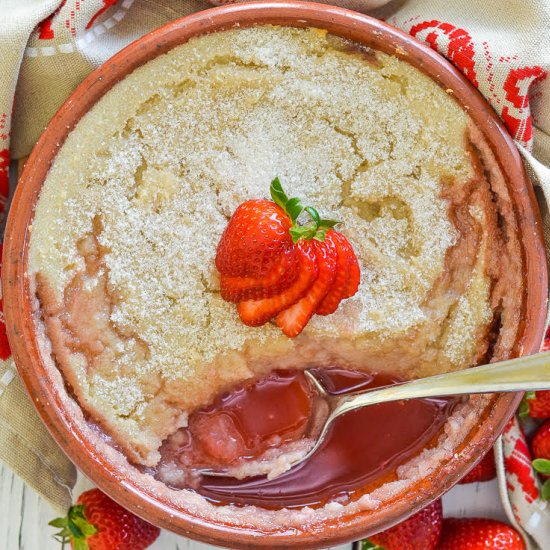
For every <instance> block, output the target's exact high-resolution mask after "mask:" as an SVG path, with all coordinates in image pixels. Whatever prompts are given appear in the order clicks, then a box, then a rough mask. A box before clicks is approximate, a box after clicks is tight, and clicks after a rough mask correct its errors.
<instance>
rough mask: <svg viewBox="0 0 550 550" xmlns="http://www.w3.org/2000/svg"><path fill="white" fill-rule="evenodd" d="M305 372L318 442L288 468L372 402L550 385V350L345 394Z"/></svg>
mask: <svg viewBox="0 0 550 550" xmlns="http://www.w3.org/2000/svg"><path fill="white" fill-rule="evenodd" d="M305 374H306V376H307V377H308V379H309V381H310V383H311V386H312V388H313V389H314V391H315V392H316V396H315V397H314V399H313V407H312V414H311V418H310V421H309V423H308V427H307V429H306V434H305V435H304V437H307V438H311V439H312V440H314V441H315V444H314V445H313V447H312V448H311V449H309V451H308V452H307V453H306V454H304V455H303V456H301V457H299V458H298V459H296V460H295V461H294V462H292V463H291V464H290V466H289V468H288V469H290V468H294V467H295V466H297V465H298V464H301V463H302V462H304V461H305V460H307V459H308V458H309V457H310V456H311V455H313V454H314V453H315V452H317V450H318V449H319V447H321V445H322V444H323V442H324V441H325V438H326V435H327V433H328V432H329V429H330V427H331V425H332V423H333V422H334V421H335V420H336V419H337V418H338V417H339V416H342V415H343V414H346V413H348V412H351V411H355V410H357V409H361V408H363V407H368V406H369V405H376V404H378V403H388V402H390V401H399V400H402V399H419V398H427V397H445V396H451V395H464V394H472V393H500V392H519V391H533V390H545V389H550V352H543V353H538V354H535V355H530V356H527V357H519V358H517V359H511V360H509V361H501V362H499V363H491V364H489V365H484V366H481V367H473V368H470V369H465V370H460V371H456V372H450V373H447V374H439V375H437V376H430V377H428V378H420V379H418V380H413V381H411V382H404V383H403V384H395V385H393V386H387V387H384V388H380V389H374V390H372V389H370V390H366V391H363V392H356V393H348V394H343V395H342V394H340V395H330V394H329V393H327V391H326V390H325V388H324V387H323V385H322V384H321V382H320V381H319V380H318V379H317V378H316V377H315V375H314V374H313V372H311V371H308V370H306V371H305ZM288 469H287V470H285V471H288ZM199 473H201V474H203V475H207V476H224V477H225V476H230V475H231V471H230V470H215V469H208V468H205V469H201V470H199ZM281 473H282V472H281Z"/></svg>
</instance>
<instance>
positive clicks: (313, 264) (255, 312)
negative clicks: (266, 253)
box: [238, 241, 318, 327]
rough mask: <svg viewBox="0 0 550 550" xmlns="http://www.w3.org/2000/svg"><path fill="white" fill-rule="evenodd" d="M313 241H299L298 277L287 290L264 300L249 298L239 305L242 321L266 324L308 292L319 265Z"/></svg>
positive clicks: (252, 324) (255, 324)
mask: <svg viewBox="0 0 550 550" xmlns="http://www.w3.org/2000/svg"><path fill="white" fill-rule="evenodd" d="M312 242H313V241H298V243H297V250H298V254H299V267H298V278H297V279H296V281H295V282H294V283H293V284H292V285H291V286H290V287H289V288H287V289H286V290H284V291H283V292H281V293H280V294H277V295H276V296H272V297H271V298H266V299H264V300H248V301H245V302H241V303H240V304H239V305H238V311H239V316H240V318H241V320H242V322H243V323H244V324H245V325H248V326H249V327H258V326H261V325H265V323H267V322H268V321H269V320H270V319H273V317H275V315H277V313H279V312H280V311H283V310H284V309H286V308H288V307H289V306H291V305H292V304H295V303H296V302H297V301H298V300H300V298H302V296H304V295H305V294H306V292H307V291H308V290H309V288H310V287H311V285H312V284H313V282H314V281H315V279H316V278H317V273H318V266H317V257H316V254H315V249H314V248H313V247H312V246H311V243H312Z"/></svg>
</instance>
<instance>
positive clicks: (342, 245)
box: [315, 229, 359, 315]
mask: <svg viewBox="0 0 550 550" xmlns="http://www.w3.org/2000/svg"><path fill="white" fill-rule="evenodd" d="M325 240H326V241H329V240H330V241H331V242H332V243H333V244H334V246H335V247H336V253H337V263H336V276H335V277H334V281H333V283H332V285H331V287H330V290H329V291H328V293H327V295H326V296H325V297H324V298H323V300H322V301H321V303H320V304H319V305H318V306H317V309H316V310H315V313H317V314H318V315H330V314H331V313H334V312H335V311H336V309H337V308H338V305H339V304H340V302H341V301H342V300H343V299H344V297H345V295H346V293H349V291H350V290H351V289H350V288H349V287H350V286H351V285H350V267H351V266H352V264H357V258H356V257H355V252H354V251H353V248H352V247H351V244H350V243H349V241H348V240H347V239H346V237H344V235H342V233H338V232H337V231H334V230H333V229H331V230H329V231H327V235H326V237H325ZM357 265H358V264H357ZM352 276H353V274H352ZM358 282H359V281H357V283H358ZM353 284H355V283H353ZM355 292H357V287H356V288H355V290H354V291H353V292H352V293H351V294H350V295H353V294H355Z"/></svg>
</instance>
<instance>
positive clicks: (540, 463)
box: [533, 458, 550, 476]
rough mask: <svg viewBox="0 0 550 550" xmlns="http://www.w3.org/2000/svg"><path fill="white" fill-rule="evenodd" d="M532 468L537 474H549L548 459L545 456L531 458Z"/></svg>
mask: <svg viewBox="0 0 550 550" xmlns="http://www.w3.org/2000/svg"><path fill="white" fill-rule="evenodd" d="M533 468H534V469H535V471H536V472H538V473H539V474H544V475H546V476H548V475H550V460H547V459H545V458H536V459H535V460H533Z"/></svg>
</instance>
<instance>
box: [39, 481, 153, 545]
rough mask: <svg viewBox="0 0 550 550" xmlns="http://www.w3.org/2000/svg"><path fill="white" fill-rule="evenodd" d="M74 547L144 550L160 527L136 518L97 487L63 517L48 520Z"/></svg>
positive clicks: (61, 537)
mask: <svg viewBox="0 0 550 550" xmlns="http://www.w3.org/2000/svg"><path fill="white" fill-rule="evenodd" d="M49 524H50V525H51V526H52V527H57V528H59V529H61V531H60V532H59V533H57V534H56V538H57V539H58V540H59V541H60V542H62V543H63V544H64V543H66V542H69V541H70V543H71V547H72V548H73V549H74V550H145V548H148V547H149V546H151V544H153V542H155V540H156V539H157V537H158V536H159V534H160V529H159V528H158V527H155V526H154V525H151V524H150V523H147V522H146V521H144V520H142V519H140V518H138V517H137V516H135V515H134V514H132V513H131V512H129V511H128V510H126V509H125V508H123V507H122V506H120V505H119V504H117V503H116V502H115V501H114V500H111V499H110V498H109V497H108V496H107V495H106V494H105V493H102V492H101V491H100V490H99V489H91V490H90V491H86V492H84V493H82V494H81V495H80V496H79V497H78V500H77V503H76V505H75V506H71V507H70V508H69V512H68V514H67V516H66V517H64V518H57V519H54V520H53V521H50V523H49Z"/></svg>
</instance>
